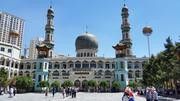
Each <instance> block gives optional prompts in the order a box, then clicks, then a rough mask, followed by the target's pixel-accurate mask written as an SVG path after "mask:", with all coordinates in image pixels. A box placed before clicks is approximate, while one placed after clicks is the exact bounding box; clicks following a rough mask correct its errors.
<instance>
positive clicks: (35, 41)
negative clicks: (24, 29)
mask: <svg viewBox="0 0 180 101" xmlns="http://www.w3.org/2000/svg"><path fill="white" fill-rule="evenodd" d="M42 42H43V38H34V39H32V40H31V42H30V45H29V59H36V58H37V49H36V45H37V44H41V43H42Z"/></svg>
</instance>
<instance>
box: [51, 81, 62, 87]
mask: <svg viewBox="0 0 180 101" xmlns="http://www.w3.org/2000/svg"><path fill="white" fill-rule="evenodd" d="M51 87H55V88H57V89H58V88H60V82H59V81H57V80H56V81H54V82H53V83H51Z"/></svg>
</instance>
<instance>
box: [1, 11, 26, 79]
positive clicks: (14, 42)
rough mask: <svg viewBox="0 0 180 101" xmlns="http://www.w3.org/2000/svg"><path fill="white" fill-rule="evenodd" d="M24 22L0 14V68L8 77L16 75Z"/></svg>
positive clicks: (2, 13)
mask: <svg viewBox="0 0 180 101" xmlns="http://www.w3.org/2000/svg"><path fill="white" fill-rule="evenodd" d="M23 28H24V20H23V19H21V18H19V17H16V16H13V15H11V14H8V13H4V12H0V68H5V69H7V70H8V71H9V77H10V76H14V75H17V74H18V71H19V69H18V68H19V64H20V53H21V45H22V36H23Z"/></svg>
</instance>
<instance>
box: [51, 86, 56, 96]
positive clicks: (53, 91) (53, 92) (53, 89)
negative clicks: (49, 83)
mask: <svg viewBox="0 0 180 101" xmlns="http://www.w3.org/2000/svg"><path fill="white" fill-rule="evenodd" d="M55 92H56V89H55V87H53V88H52V94H53V97H54V95H55Z"/></svg>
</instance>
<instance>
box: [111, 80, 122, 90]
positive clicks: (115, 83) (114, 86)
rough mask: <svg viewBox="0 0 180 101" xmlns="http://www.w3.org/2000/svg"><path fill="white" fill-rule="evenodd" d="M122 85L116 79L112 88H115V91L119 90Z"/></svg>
mask: <svg viewBox="0 0 180 101" xmlns="http://www.w3.org/2000/svg"><path fill="white" fill-rule="evenodd" d="M120 87H121V86H120V83H119V82H118V81H114V82H113V83H112V88H113V90H114V91H119V89H120Z"/></svg>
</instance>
